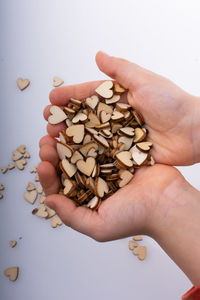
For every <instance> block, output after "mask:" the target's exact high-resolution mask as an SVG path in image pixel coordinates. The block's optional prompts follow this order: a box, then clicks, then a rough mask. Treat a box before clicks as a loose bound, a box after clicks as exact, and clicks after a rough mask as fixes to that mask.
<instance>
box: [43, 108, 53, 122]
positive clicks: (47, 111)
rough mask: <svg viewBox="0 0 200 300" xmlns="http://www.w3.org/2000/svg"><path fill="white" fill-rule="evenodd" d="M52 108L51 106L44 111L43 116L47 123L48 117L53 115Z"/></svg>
mask: <svg viewBox="0 0 200 300" xmlns="http://www.w3.org/2000/svg"><path fill="white" fill-rule="evenodd" d="M51 106H52V105H51V104H50V105H47V106H46V107H45V109H44V111H43V116H44V119H45V120H46V121H48V117H49V116H50V115H51V113H50V108H51Z"/></svg>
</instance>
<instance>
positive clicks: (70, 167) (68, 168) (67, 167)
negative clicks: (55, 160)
mask: <svg viewBox="0 0 200 300" xmlns="http://www.w3.org/2000/svg"><path fill="white" fill-rule="evenodd" d="M61 168H62V170H63V172H65V174H66V175H67V176H69V177H70V178H71V177H72V176H74V174H75V173H76V170H77V168H76V166H75V165H74V164H71V163H70V162H69V161H68V160H67V159H66V158H64V159H63V160H62V161H61Z"/></svg>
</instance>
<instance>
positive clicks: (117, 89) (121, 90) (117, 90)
mask: <svg viewBox="0 0 200 300" xmlns="http://www.w3.org/2000/svg"><path fill="white" fill-rule="evenodd" d="M125 91H126V90H125V89H124V88H123V87H121V86H120V85H119V83H115V84H114V92H115V93H116V94H123V93H124V92H125Z"/></svg>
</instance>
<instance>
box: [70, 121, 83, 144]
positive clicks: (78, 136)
mask: <svg viewBox="0 0 200 300" xmlns="http://www.w3.org/2000/svg"><path fill="white" fill-rule="evenodd" d="M84 133H85V129H84V125H82V124H80V125H72V126H70V127H68V128H67V129H66V135H67V136H69V137H73V141H74V143H76V144H79V143H81V142H82V140H83V138H84Z"/></svg>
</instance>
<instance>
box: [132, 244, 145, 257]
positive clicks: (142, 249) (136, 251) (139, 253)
mask: <svg viewBox="0 0 200 300" xmlns="http://www.w3.org/2000/svg"><path fill="white" fill-rule="evenodd" d="M133 254H135V255H137V257H138V259H139V260H144V259H145V258H146V247H145V246H139V247H137V248H135V249H134V250H133Z"/></svg>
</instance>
